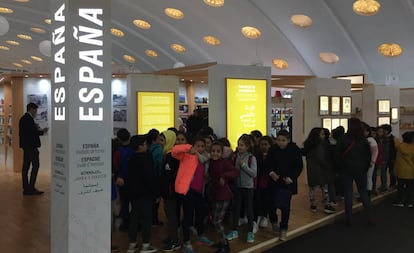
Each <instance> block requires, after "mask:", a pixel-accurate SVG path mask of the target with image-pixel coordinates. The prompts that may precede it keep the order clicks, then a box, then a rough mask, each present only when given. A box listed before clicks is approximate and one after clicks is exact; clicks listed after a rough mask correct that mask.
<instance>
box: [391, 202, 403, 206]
mask: <svg viewBox="0 0 414 253" xmlns="http://www.w3.org/2000/svg"><path fill="white" fill-rule="evenodd" d="M392 206H396V207H404V204H403V203H401V202H394V203H392Z"/></svg>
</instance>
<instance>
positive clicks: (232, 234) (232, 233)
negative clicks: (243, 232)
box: [226, 230, 239, 241]
mask: <svg viewBox="0 0 414 253" xmlns="http://www.w3.org/2000/svg"><path fill="white" fill-rule="evenodd" d="M236 238H239V232H237V230H231V231H230V232H229V233H228V234H227V235H226V239H227V240H228V241H231V240H233V239H236Z"/></svg>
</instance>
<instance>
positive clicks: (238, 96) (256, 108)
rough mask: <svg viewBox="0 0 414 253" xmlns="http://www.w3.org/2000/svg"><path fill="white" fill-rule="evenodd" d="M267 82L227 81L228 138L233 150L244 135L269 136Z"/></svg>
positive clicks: (229, 79) (249, 80)
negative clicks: (257, 131) (258, 133)
mask: <svg viewBox="0 0 414 253" xmlns="http://www.w3.org/2000/svg"><path fill="white" fill-rule="evenodd" d="M266 82H267V80H251V79H231V78H228V79H226V83H227V138H228V139H229V141H230V143H231V145H232V147H233V148H235V147H237V140H238V138H239V137H240V136H241V135H242V134H250V132H251V131H253V130H259V131H260V132H262V133H263V134H267V85H266Z"/></svg>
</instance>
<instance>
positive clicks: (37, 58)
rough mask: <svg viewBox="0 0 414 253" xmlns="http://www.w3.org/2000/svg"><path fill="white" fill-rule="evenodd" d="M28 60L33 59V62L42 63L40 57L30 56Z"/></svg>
mask: <svg viewBox="0 0 414 253" xmlns="http://www.w3.org/2000/svg"><path fill="white" fill-rule="evenodd" d="M30 58H32V59H33V60H35V61H43V59H42V58H40V57H38V56H34V55H32V56H30Z"/></svg>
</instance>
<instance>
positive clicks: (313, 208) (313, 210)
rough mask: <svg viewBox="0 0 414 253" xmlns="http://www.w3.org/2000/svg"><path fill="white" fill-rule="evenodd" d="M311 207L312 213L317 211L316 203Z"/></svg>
mask: <svg viewBox="0 0 414 253" xmlns="http://www.w3.org/2000/svg"><path fill="white" fill-rule="evenodd" d="M310 209H311V211H312V213H316V206H315V205H311V206H310Z"/></svg>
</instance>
